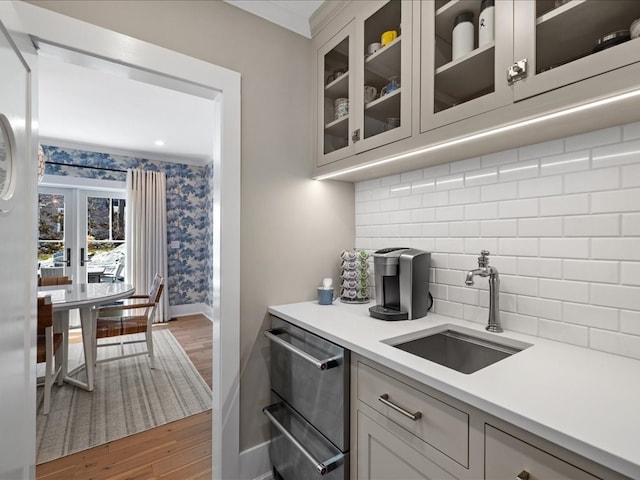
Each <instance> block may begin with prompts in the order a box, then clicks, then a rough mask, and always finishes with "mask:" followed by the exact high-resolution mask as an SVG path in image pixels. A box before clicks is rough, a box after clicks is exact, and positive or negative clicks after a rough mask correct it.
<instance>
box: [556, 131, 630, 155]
mask: <svg viewBox="0 0 640 480" xmlns="http://www.w3.org/2000/svg"><path fill="white" fill-rule="evenodd" d="M621 139H622V129H621V128H620V127H612V128H606V129H604V130H598V131H596V132H589V133H583V134H581V135H575V136H573V137H567V138H565V139H564V147H565V151H567V152H569V151H572V150H583V149H585V148H593V147H598V146H600V145H609V144H612V143H618V142H620V140H621Z"/></svg>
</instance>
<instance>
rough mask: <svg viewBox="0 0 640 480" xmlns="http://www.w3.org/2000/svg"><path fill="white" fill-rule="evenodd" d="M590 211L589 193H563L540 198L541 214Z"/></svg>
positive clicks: (570, 213)
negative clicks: (558, 195)
mask: <svg viewBox="0 0 640 480" xmlns="http://www.w3.org/2000/svg"><path fill="white" fill-rule="evenodd" d="M581 213H589V195H586V194H583V195H563V196H561V197H548V198H541V199H540V215H542V216H543V217H546V216H551V215H578V214H581Z"/></svg>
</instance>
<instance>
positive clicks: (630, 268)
mask: <svg viewBox="0 0 640 480" xmlns="http://www.w3.org/2000/svg"><path fill="white" fill-rule="evenodd" d="M638 242H639V243H640V240H639V241H638ZM620 279H621V283H622V284H623V285H638V286H640V262H622V274H621V277H620Z"/></svg>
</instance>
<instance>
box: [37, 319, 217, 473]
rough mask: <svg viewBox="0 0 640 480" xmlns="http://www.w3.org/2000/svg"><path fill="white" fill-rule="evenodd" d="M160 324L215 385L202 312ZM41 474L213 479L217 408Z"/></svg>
mask: <svg viewBox="0 0 640 480" xmlns="http://www.w3.org/2000/svg"><path fill="white" fill-rule="evenodd" d="M154 328H157V329H164V328H168V329H169V330H171V332H172V333H173V335H174V336H175V337H176V339H177V340H178V342H179V343H180V345H182V348H184V350H185V352H187V354H188V355H189V358H190V359H191V361H192V362H193V364H194V365H195V366H196V368H197V369H198V371H199V372H200V374H201V375H202V378H204V379H205V381H206V382H207V383H208V384H209V386H210V387H211V384H212V372H211V362H212V346H213V345H212V343H213V342H212V333H213V330H212V323H211V322H210V321H209V320H208V319H207V318H205V317H204V316H202V315H192V316H188V317H180V318H179V319H178V320H174V321H171V322H168V323H165V324H162V325H157V326H155V327H154ZM70 341H78V339H77V338H70ZM36 478H37V479H39V480H40V479H42V480H160V479H162V480H169V479H171V480H204V479H211V410H208V411H206V412H203V413H200V414H198V415H193V416H191V417H187V418H183V419H182V420H178V421H176V422H172V423H168V424H165V425H162V426H160V427H156V428H153V429H151V430H147V431H145V432H141V433H138V434H136V435H131V436H129V437H125V438H123V439H120V440H116V441H114V442H110V443H106V444H104V445H100V446H97V447H94V448H91V449H89V450H84V451H82V452H78V453H75V454H73V455H69V456H67V457H62V458H59V459H57V460H53V461H51V462H47V463H43V464H41V465H38V466H36Z"/></svg>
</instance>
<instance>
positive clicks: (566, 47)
mask: <svg viewBox="0 0 640 480" xmlns="http://www.w3.org/2000/svg"><path fill="white" fill-rule="evenodd" d="M498 3H499V2H498V1H497V2H496V4H498ZM513 18H514V62H520V63H521V64H522V62H525V63H524V64H525V65H526V71H525V72H524V73H523V74H522V75H520V76H519V77H517V78H515V79H514V80H515V81H514V82H513V95H514V101H519V100H523V99H525V98H528V97H532V96H534V95H538V94H541V93H544V92H548V91H550V90H554V89H556V88H560V87H563V86H565V85H570V84H573V83H576V82H579V81H580V80H584V79H586V78H591V77H595V76H597V75H600V74H602V73H605V72H609V71H613V70H616V69H619V68H622V67H625V66H627V65H630V64H632V63H635V62H639V61H640V40H639V39H634V40H630V39H629V38H630V37H629V35H626V34H625V33H624V32H626V33H627V34H628V32H629V29H630V28H631V24H632V23H633V21H634V20H635V19H637V18H640V2H638V1H637V0H568V1H566V0H565V1H558V2H555V1H549V0H526V1H521V0H518V1H515V2H514V17H513ZM620 73H621V75H624V72H622V71H621V72H620ZM634 83H635V84H636V85H637V83H638V82H637V79H636V80H635V81H632V79H630V82H629V84H630V85H632V84H634ZM593 93H594V96H597V95H601V94H602V93H606V92H603V91H599V92H593Z"/></svg>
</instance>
